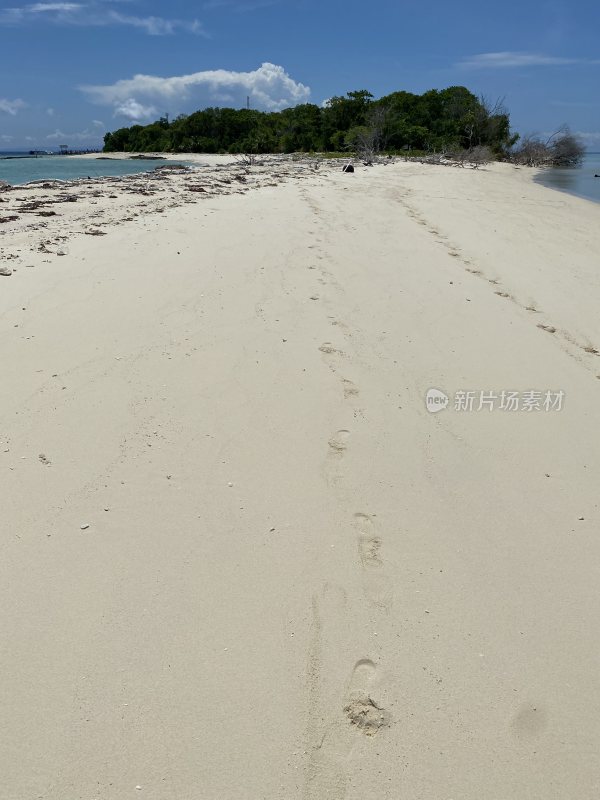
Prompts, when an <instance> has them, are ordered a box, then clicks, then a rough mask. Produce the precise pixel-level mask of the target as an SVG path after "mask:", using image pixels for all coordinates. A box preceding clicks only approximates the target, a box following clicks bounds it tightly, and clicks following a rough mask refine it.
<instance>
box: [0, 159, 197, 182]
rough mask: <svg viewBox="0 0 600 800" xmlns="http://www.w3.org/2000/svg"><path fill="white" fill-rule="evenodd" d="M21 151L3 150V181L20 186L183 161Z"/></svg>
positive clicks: (130, 171) (124, 172) (130, 172)
mask: <svg viewBox="0 0 600 800" xmlns="http://www.w3.org/2000/svg"><path fill="white" fill-rule="evenodd" d="M19 155H24V154H19V153H1V152H0V181H6V183H10V184H11V185H12V186H18V185H20V184H23V183H29V181H39V180H61V181H72V180H76V179H78V178H101V177H105V176H113V177H114V176H116V177H119V176H121V175H135V174H137V173H140V172H149V171H150V170H153V169H155V168H156V167H158V166H160V165H161V164H181V165H185V162H183V161H181V162H179V161H156V160H150V159H149V160H141V159H135V160H130V159H114V160H110V161H104V160H99V159H97V158H71V157H70V156H59V155H56V156H36V157H35V158H34V157H20V158H19V157H17V156H19Z"/></svg>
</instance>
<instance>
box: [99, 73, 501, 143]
mask: <svg viewBox="0 0 600 800" xmlns="http://www.w3.org/2000/svg"><path fill="white" fill-rule="evenodd" d="M365 136H370V137H372V138H373V139H374V141H373V145H374V147H375V149H376V150H378V151H385V152H388V153H398V152H401V151H402V150H418V151H424V152H433V151H436V152H439V151H441V150H446V149H452V148H454V149H468V148H470V147H474V146H477V145H486V146H488V147H490V148H491V149H492V150H493V151H494V153H497V154H500V153H502V152H503V151H504V150H506V148H508V147H509V146H510V144H511V141H512V139H513V137H512V135H511V132H510V120H509V115H508V112H507V111H506V110H505V109H504V108H503V107H502V106H501V104H496V105H495V106H491V105H489V104H488V103H486V102H485V100H482V99H481V98H478V97H476V96H475V95H474V94H472V93H471V92H470V91H469V90H468V89H466V88H465V87H463V86H452V87H450V88H448V89H443V90H437V89H432V90H431V91H428V92H425V93H424V94H422V95H416V94H411V93H410V92H393V93H392V94H389V95H387V96H385V97H382V98H380V99H378V100H375V99H374V98H373V95H372V94H371V93H370V92H368V91H366V90H364V89H363V90H360V91H356V92H348V93H347V94H346V95H345V96H341V97H332V98H331V99H330V100H328V101H327V103H325V104H324V105H323V106H317V105H314V104H312V103H304V104H302V105H298V106H294V107H293V108H286V109H284V110H282V111H277V112H265V111H256V110H252V109H245V108H243V109H233V108H206V109H204V110H202V111H196V112H194V113H193V114H189V115H183V114H182V115H180V116H178V117H176V118H175V119H173V120H169V119H168V117H167V116H164V117H161V118H160V119H159V120H157V121H156V122H152V123H151V124H149V125H132V126H131V127H128V128H121V129H119V130H116V131H113V132H111V133H107V134H106V135H105V137H104V150H105V152H122V151H124V152H150V151H152V152H175V153H178V152H180V153H184V152H191V153H244V152H249V153H295V152H344V151H348V150H350V149H353V147H354V146H355V144H356V141H357V140H359V139H360V138H361V137H362V138H364V137H365Z"/></svg>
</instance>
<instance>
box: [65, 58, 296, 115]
mask: <svg viewBox="0 0 600 800" xmlns="http://www.w3.org/2000/svg"><path fill="white" fill-rule="evenodd" d="M79 88H80V90H81V91H82V92H84V93H85V94H86V96H87V97H88V98H89V100H90V101H91V102H93V103H97V104H98V105H104V106H111V107H112V108H113V110H114V112H115V114H117V115H121V116H126V117H129V118H130V119H142V118H144V116H145V117H149V116H151V115H152V114H155V113H156V106H157V105H158V104H159V103H160V104H162V105H160V106H159V107H161V108H164V107H165V106H166V105H169V107H170V110H171V111H173V112H175V113H178V112H182V111H193V110H196V109H198V108H201V107H203V106H206V105H210V104H211V103H215V102H223V98H226V99H227V102H228V104H229V105H233V106H235V105H237V106H244V105H245V104H246V96H249V97H250V100H251V103H252V106H253V107H254V108H261V109H266V110H270V111H276V110H279V109H281V108H285V107H287V106H293V105H297V104H298V103H305V102H307V101H308V99H309V97H310V89H309V88H308V86H304V84H302V83H299V82H298V81H295V80H294V79H293V78H291V77H290V76H289V75H288V73H287V72H286V71H285V70H284V68H283V67H280V66H277V65H276V64H270V63H268V62H266V63H264V64H262V65H261V66H260V67H259V68H258V69H256V70H253V71H252V72H236V71H233V70H225V69H217V70H206V71H204V72H195V73H192V74H191V75H180V76H174V77H169V78H161V77H158V76H155V75H135V76H134V77H133V78H129V79H126V80H120V81H117V82H116V83H113V84H110V85H107V86H80V87H79ZM147 104H149V105H147ZM144 112H145V113H144Z"/></svg>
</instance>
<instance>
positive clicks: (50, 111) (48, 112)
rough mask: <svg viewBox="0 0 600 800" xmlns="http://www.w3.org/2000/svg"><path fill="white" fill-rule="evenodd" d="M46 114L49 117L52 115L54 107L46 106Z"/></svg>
mask: <svg viewBox="0 0 600 800" xmlns="http://www.w3.org/2000/svg"><path fill="white" fill-rule="evenodd" d="M46 114H48V116H49V117H53V116H54V109H53V108H47V109H46Z"/></svg>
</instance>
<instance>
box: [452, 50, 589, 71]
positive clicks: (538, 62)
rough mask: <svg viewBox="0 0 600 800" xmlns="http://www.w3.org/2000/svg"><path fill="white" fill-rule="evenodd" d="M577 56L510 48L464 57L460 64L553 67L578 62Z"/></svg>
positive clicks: (471, 67)
mask: <svg viewBox="0 0 600 800" xmlns="http://www.w3.org/2000/svg"><path fill="white" fill-rule="evenodd" d="M577 61H578V60H577V59H575V58H559V57H558V56H548V55H544V54H543V53H518V52H512V51H510V50H506V51H502V52H499V53H478V54H477V55H474V56H468V57H467V58H465V59H463V60H462V61H461V62H460V64H459V66H461V67H467V68H469V69H481V68H495V69H507V68H511V67H512V68H514V67H551V66H560V65H564V64H576V63H577Z"/></svg>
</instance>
